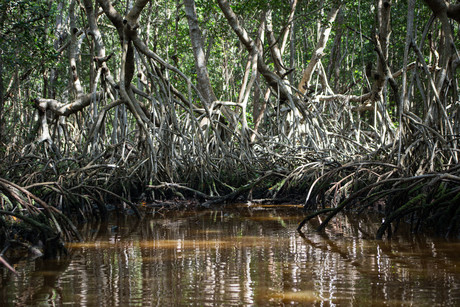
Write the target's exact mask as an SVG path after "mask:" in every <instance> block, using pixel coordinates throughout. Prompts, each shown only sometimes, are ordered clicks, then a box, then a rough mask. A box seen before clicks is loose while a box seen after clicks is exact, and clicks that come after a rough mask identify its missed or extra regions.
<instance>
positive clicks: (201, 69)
mask: <svg viewBox="0 0 460 307" xmlns="http://www.w3.org/2000/svg"><path fill="white" fill-rule="evenodd" d="M184 6H185V15H186V16H187V21H188V26H189V32H190V40H191V41H192V49H193V56H194V57H195V69H196V74H197V87H198V90H199V91H200V92H201V94H202V95H203V97H204V98H205V100H206V103H208V104H210V103H212V102H213V101H216V100H217V98H216V95H215V94H214V91H213V89H212V86H211V82H210V80H209V74H208V69H207V67H206V53H205V52H204V48H203V38H202V37H201V31H200V27H199V25H198V17H197V15H196V8H195V0H184Z"/></svg>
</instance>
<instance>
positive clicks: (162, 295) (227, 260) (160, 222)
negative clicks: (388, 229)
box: [0, 206, 460, 306]
mask: <svg viewBox="0 0 460 307" xmlns="http://www.w3.org/2000/svg"><path fill="white" fill-rule="evenodd" d="M301 219H302V214H301V212H300V211H299V210H298V209H295V208H290V209H289V210H287V209H286V208H284V209H281V208H280V207H273V206H270V207H265V208H261V207H257V208H255V209H254V208H253V207H251V208H244V207H238V208H236V209H234V210H231V211H225V212H223V211H199V212H172V213H167V214H166V216H165V217H161V218H157V217H153V218H146V219H144V220H143V221H140V222H139V221H137V220H136V219H135V218H132V217H131V218H127V217H121V216H114V217H113V218H111V219H110V222H106V223H88V224H86V225H84V226H83V228H82V230H81V231H82V233H83V235H84V236H85V239H86V240H85V242H80V243H72V244H69V245H68V249H69V251H70V255H69V257H67V258H64V259H60V260H56V261H43V260H40V259H38V260H35V261H29V262H25V261H24V262H20V263H18V264H17V265H16V266H15V268H16V270H17V271H18V273H19V275H17V276H14V275H12V274H11V273H9V272H7V271H5V270H3V271H1V272H2V280H1V284H0V286H1V293H0V295H1V296H0V305H1V306H16V305H17V306H36V305H39V304H41V305H44V306H46V305H47V304H48V305H50V306H51V305H58V306H59V305H70V306H171V305H174V306H189V305H198V306H216V305H217V306H221V305H226V306H228V305H257V306H280V305H292V304H293V305H303V306H305V305H306V306H333V305H354V306H370V305H373V306H404V305H407V306H432V305H443V306H447V305H450V306H455V305H460V253H459V251H460V242H459V241H446V240H442V239H432V238H428V237H424V236H417V237H411V236H406V237H404V236H402V235H401V236H399V237H398V236H397V237H395V238H394V239H392V240H391V241H376V240H373V239H371V237H372V234H373V233H375V230H376V228H375V227H376V226H375V224H372V223H369V222H367V223H366V222H364V221H355V220H354V219H353V218H347V217H343V218H341V219H337V220H336V221H333V222H332V223H331V226H330V227H329V228H328V230H327V231H326V233H323V234H320V233H317V232H315V231H313V230H312V229H314V227H305V228H304V232H303V233H302V234H299V233H298V232H297V231H296V230H295V229H296V227H297V223H298V222H299V221H300V220H301Z"/></svg>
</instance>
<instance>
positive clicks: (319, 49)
mask: <svg viewBox="0 0 460 307" xmlns="http://www.w3.org/2000/svg"><path fill="white" fill-rule="evenodd" d="M340 6H341V3H337V2H335V3H334V4H333V6H332V8H331V10H330V11H329V14H328V15H327V19H326V22H325V24H324V25H323V26H322V28H321V33H320V36H319V40H318V43H317V44H316V48H315V50H314V51H313V56H312V57H311V59H310V62H309V63H308V65H307V68H305V70H304V72H303V75H302V80H301V81H300V83H299V86H298V89H299V91H300V93H302V95H303V94H305V91H306V90H307V89H308V88H309V87H310V82H311V77H312V75H313V71H314V70H315V67H316V65H317V64H318V63H319V61H320V60H321V58H322V57H323V55H324V49H325V48H326V43H327V41H328V39H329V35H330V34H331V30H332V25H333V24H334V20H335V18H336V17H337V13H338V12H339V10H340Z"/></svg>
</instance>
